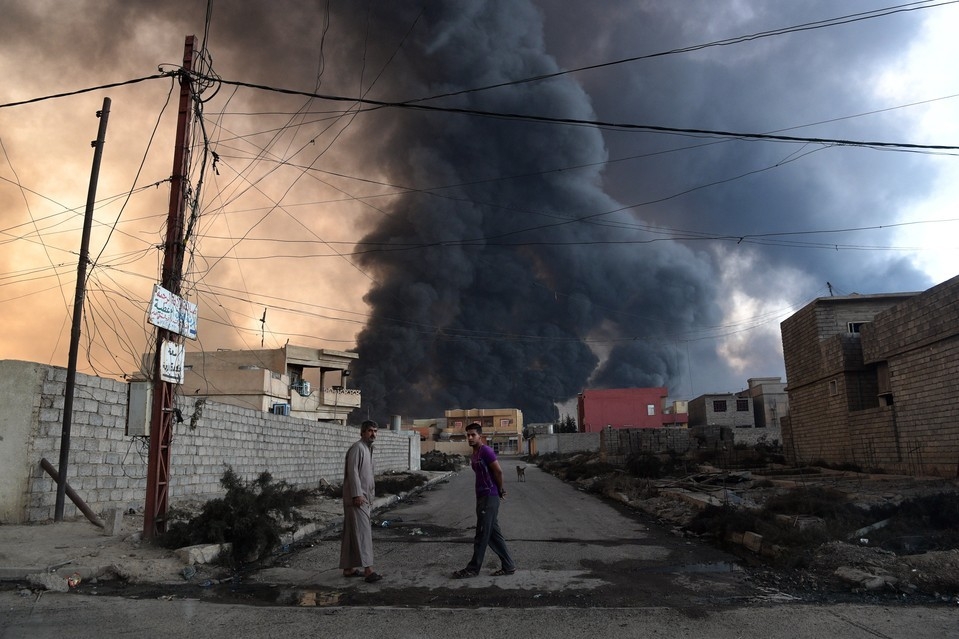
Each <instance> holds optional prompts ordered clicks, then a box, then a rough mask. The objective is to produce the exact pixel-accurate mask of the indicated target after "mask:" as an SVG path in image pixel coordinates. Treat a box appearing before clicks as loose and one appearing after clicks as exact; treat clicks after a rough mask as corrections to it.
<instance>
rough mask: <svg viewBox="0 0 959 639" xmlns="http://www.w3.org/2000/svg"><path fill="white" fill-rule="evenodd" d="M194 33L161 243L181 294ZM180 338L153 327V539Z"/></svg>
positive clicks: (174, 289) (165, 280) (162, 511)
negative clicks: (170, 355)
mask: <svg viewBox="0 0 959 639" xmlns="http://www.w3.org/2000/svg"><path fill="white" fill-rule="evenodd" d="M195 42H196V36H192V35H190V36H187V37H186V43H185V44H184V47H183V69H182V71H181V72H180V110H179V116H178V118H177V124H176V148H175V150H174V153H173V174H172V176H171V180H170V208H169V211H168V213H167V229H166V243H165V244H164V249H163V274H162V284H161V286H163V288H165V289H166V290H168V291H170V292H171V293H173V294H174V295H179V294H180V280H181V278H182V273H183V255H184V253H185V250H184V249H185V247H184V244H183V213H184V209H185V205H186V189H187V186H188V182H187V177H188V176H187V171H188V167H189V165H190V123H191V121H192V111H193V85H192V80H191V78H190V73H191V72H192V71H193V47H194V44H195ZM177 339H182V338H179V337H178V336H177V335H176V333H174V332H172V331H169V330H167V329H163V328H159V327H158V328H157V344H156V357H155V361H154V364H153V410H152V416H151V420H150V456H149V460H148V463H147V494H146V512H145V513H144V517H143V537H144V538H146V539H151V538H153V537H154V536H155V535H157V534H159V533H162V532H164V531H165V530H166V513H167V498H168V496H169V488H170V443H171V441H172V440H173V425H174V415H175V412H174V409H175V408H176V403H175V397H174V391H175V389H176V384H174V383H172V382H166V381H163V379H162V377H161V375H160V360H161V355H160V351H161V349H162V348H163V343H164V341H174V340H177Z"/></svg>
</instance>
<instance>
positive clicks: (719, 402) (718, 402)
mask: <svg viewBox="0 0 959 639" xmlns="http://www.w3.org/2000/svg"><path fill="white" fill-rule="evenodd" d="M713 412H714V413H725V412H726V400H725V399H714V400H713Z"/></svg>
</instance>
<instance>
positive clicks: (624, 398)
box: [576, 387, 674, 433]
mask: <svg viewBox="0 0 959 639" xmlns="http://www.w3.org/2000/svg"><path fill="white" fill-rule="evenodd" d="M667 395H668V393H667V392H666V388H665V387H658V388H609V389H597V390H584V391H583V392H582V393H580V394H579V397H578V398H577V405H576V413H577V418H578V419H579V430H580V432H583V433H597V432H599V431H601V430H603V429H604V428H606V427H607V426H610V427H612V428H662V427H663V424H664V417H665V416H664V415H663V405H664V403H665V401H666V396H667ZM668 417H669V418H670V419H672V418H674V416H673V415H669V416H668Z"/></svg>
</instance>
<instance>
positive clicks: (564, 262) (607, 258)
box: [357, 2, 719, 421]
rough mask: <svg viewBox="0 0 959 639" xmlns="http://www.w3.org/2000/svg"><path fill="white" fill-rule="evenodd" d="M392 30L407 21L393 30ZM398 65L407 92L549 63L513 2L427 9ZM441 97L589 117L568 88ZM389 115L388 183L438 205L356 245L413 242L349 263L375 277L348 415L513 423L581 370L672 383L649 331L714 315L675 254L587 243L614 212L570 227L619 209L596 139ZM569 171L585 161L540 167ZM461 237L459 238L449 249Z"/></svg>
mask: <svg viewBox="0 0 959 639" xmlns="http://www.w3.org/2000/svg"><path fill="white" fill-rule="evenodd" d="M410 21H411V15H410V14H406V15H402V16H397V17H396V18H394V20H393V22H394V23H398V24H408V23H410ZM403 56H404V60H406V61H409V62H410V64H409V65H408V66H405V67H401V68H400V70H401V72H400V73H397V72H396V71H397V69H394V73H393V75H392V76H391V79H390V82H391V83H394V82H395V83H396V86H398V87H409V86H415V87H418V88H419V90H420V91H422V92H424V93H421V95H423V94H425V95H429V94H436V93H442V92H449V91H455V90H457V89H460V88H467V87H473V86H477V85H484V84H493V83H497V82H503V81H508V80H510V79H515V78H522V77H528V76H533V75H538V74H543V73H550V72H554V71H556V70H558V66H557V65H556V62H555V60H554V59H553V58H552V57H551V56H550V55H549V54H548V53H547V52H546V51H545V49H544V43H543V40H542V32H541V22H540V18H539V15H538V14H537V12H536V11H535V10H534V8H533V7H532V6H531V5H528V4H525V3H517V2H481V3H480V2H477V3H466V2H463V3H452V4H450V3H446V4H443V5H441V6H437V5H429V7H428V9H427V10H426V11H425V12H424V14H423V16H422V17H421V18H420V21H419V23H418V24H417V29H416V32H415V37H414V38H413V39H412V40H411V41H409V42H407V43H406V44H405V45H404V47H403ZM392 86H393V85H392V84H390V88H392ZM442 103H443V104H444V105H447V106H456V107H459V108H470V109H478V110H486V111H495V112H507V113H530V114H541V115H548V116H553V117H568V118H583V119H591V118H594V117H595V113H594V111H593V109H592V107H591V105H590V100H589V98H588V96H587V95H586V94H585V93H584V92H583V91H582V89H581V87H580V86H579V85H578V84H577V83H576V82H575V81H573V80H572V79H570V78H561V79H557V80H553V81H550V82H541V83H535V84H521V85H517V86H511V87H506V88H502V89H496V90H491V91H484V92H479V93H470V94H466V95H461V96H457V97H456V98H454V99H449V100H444V101H443V102H442ZM391 117H392V118H395V119H397V120H398V121H399V122H400V123H399V124H396V125H395V126H392V127H391V128H390V129H389V130H388V132H387V133H386V134H385V135H384V136H382V138H381V144H380V148H379V149H378V153H379V154H380V155H381V156H383V157H385V158H389V160H388V162H389V173H390V175H391V179H393V180H395V181H396V182H397V183H399V184H411V185H412V184H415V185H416V186H417V187H419V188H423V187H424V186H426V185H432V186H434V187H437V186H443V185H451V186H450V188H447V189H444V190H443V191H442V197H438V196H437V195H427V194H423V193H410V194H407V195H404V196H402V197H401V198H399V199H398V200H397V201H396V202H395V203H394V205H393V206H391V207H390V209H389V215H387V216H385V217H384V218H383V220H382V221H381V222H380V223H379V224H378V225H377V227H376V228H375V229H374V230H373V231H371V232H370V233H369V234H368V235H367V236H366V237H365V238H364V241H366V242H375V243H394V244H396V245H398V246H402V245H406V244H419V243H421V244H424V245H426V246H427V247H428V248H423V249H422V250H413V251H393V252H388V251H387V252H382V253H371V254H368V255H366V256H364V257H363V258H362V259H361V264H362V266H363V267H364V269H365V270H367V272H369V273H371V274H372V275H373V277H374V279H375V284H374V285H373V286H372V288H371V290H370V292H369V294H368V295H367V298H366V299H367V301H368V302H369V303H370V305H371V307H372V309H373V313H372V317H371V319H370V321H369V323H368V324H367V326H366V328H365V329H364V330H363V331H362V333H361V334H360V336H359V339H358V346H357V349H358V352H359V353H360V360H359V364H358V366H357V368H358V370H357V379H358V381H359V383H360V385H361V387H362V388H363V392H364V399H363V401H364V404H365V406H364V409H363V410H365V409H366V408H367V406H366V405H368V407H369V408H370V409H371V410H372V411H373V413H374V414H377V415H380V416H381V417H382V414H383V413H384V412H385V411H390V412H394V413H399V414H405V415H436V414H441V413H442V411H443V410H444V409H446V408H453V407H463V408H473V407H493V406H518V407H520V408H522V409H523V410H524V412H525V415H526V418H527V419H528V420H531V421H545V420H549V419H554V418H555V417H556V408H555V403H556V402H560V401H565V400H567V399H569V398H570V397H573V396H575V395H576V393H578V392H580V391H581V390H582V389H583V388H584V387H585V386H586V385H587V384H588V383H589V382H590V380H591V378H592V379H593V380H594V381H595V383H596V384H599V385H602V386H649V385H657V386H658V385H671V384H675V383H676V382H677V381H678V380H679V379H680V377H681V374H682V371H683V362H682V358H681V353H680V352H679V350H678V349H677V347H676V346H675V344H674V343H671V342H670V341H668V340H666V339H664V338H665V337H666V336H668V335H669V334H675V332H676V331H677V330H678V331H681V330H682V329H683V327H687V326H694V325H696V324H697V323H709V322H713V321H717V320H718V317H719V316H718V312H717V310H716V309H715V308H714V307H713V305H712V302H711V300H710V295H709V286H708V284H707V277H706V276H707V274H708V272H707V271H706V269H705V268H704V266H703V264H702V263H701V260H700V259H699V258H697V257H696V256H695V255H694V254H692V253H691V252H689V251H687V250H686V249H684V248H683V247H680V246H677V245H666V244H661V245H646V246H643V247H641V248H639V249H637V248H635V247H629V248H623V247H621V246H617V245H609V244H607V245H602V244H596V243H597V242H607V241H611V240H614V239H616V238H617V237H620V236H621V233H622V229H621V228H620V225H621V224H623V223H629V222H632V219H631V217H630V216H629V215H628V214H624V213H616V214H611V215H605V216H601V217H599V218H597V219H595V220H592V221H591V222H588V223H587V222H571V221H570V218H573V217H579V216H587V215H590V216H591V215H594V214H596V213H599V212H603V211H614V210H616V209H618V208H620V205H619V204H617V203H616V202H615V201H613V200H612V199H611V198H609V197H608V196H607V195H606V194H605V193H604V191H603V189H602V187H601V182H602V174H601V172H600V169H599V168H598V167H601V166H602V163H603V161H604V160H605V159H606V149H605V146H604V141H603V138H602V136H601V134H600V132H599V131H597V130H596V129H592V128H584V127H573V126H557V125H545V124H543V125H540V124H530V123H528V122H522V121H510V120H503V119H488V118H478V117H469V116H461V115H439V116H437V115H435V114H429V115H424V114H418V113H414V114H402V115H398V114H394V115H392V116H391ZM582 166H586V167H589V168H581V169H570V170H565V171H559V172H556V171H554V170H553V169H563V168H566V167H582ZM511 176H516V177H511ZM564 222H565V223H564ZM544 226H546V227H547V228H541V229H538V230H535V231H524V229H528V228H531V227H544ZM461 240H470V242H469V243H468V245H465V246H457V245H456V243H457V242H458V241H461ZM518 243H535V244H529V245H526V246H520V245H517V244H518ZM510 244H513V246H510ZM664 302H665V303H666V304H665V306H664ZM600 355H602V358H603V359H602V361H600ZM597 366H598V368H597Z"/></svg>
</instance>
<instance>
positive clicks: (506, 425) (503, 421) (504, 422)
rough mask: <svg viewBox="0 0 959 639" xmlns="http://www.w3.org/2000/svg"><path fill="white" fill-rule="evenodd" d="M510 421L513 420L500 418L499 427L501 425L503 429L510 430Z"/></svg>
mask: <svg viewBox="0 0 959 639" xmlns="http://www.w3.org/2000/svg"><path fill="white" fill-rule="evenodd" d="M510 421H511V420H509V419H501V420H499V427H500V428H501V429H503V430H509V423H510Z"/></svg>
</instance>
